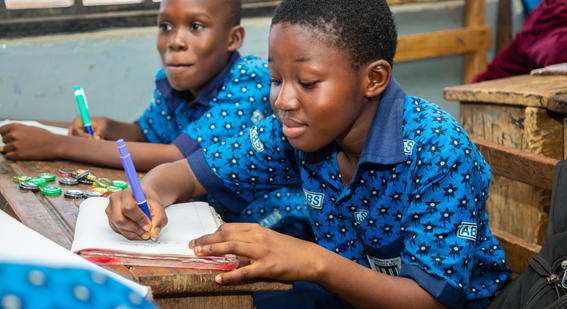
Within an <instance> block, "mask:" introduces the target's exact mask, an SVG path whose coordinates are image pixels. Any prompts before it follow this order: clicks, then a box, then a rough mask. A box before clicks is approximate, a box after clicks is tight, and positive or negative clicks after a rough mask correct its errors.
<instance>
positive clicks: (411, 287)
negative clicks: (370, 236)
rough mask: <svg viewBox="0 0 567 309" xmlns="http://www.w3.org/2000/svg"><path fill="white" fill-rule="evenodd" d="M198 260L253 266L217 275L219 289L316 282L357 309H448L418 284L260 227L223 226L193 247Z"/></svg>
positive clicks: (192, 245) (197, 240) (236, 224)
mask: <svg viewBox="0 0 567 309" xmlns="http://www.w3.org/2000/svg"><path fill="white" fill-rule="evenodd" d="M190 247H192V248H193V249H194V251H195V253H196V254H197V255H205V256H207V255H223V254H228V253H231V254H237V255H240V256H246V257H249V258H250V260H251V261H252V263H251V264H250V265H248V266H246V267H242V268H239V269H237V270H234V271H231V272H226V273H221V274H218V275H217V277H216V278H215V280H216V281H217V282H218V283H223V284H225V283H232V282H238V281H242V280H250V279H254V278H270V279H276V280H281V281H310V282H315V283H317V284H319V285H321V286H322V287H324V288H325V289H327V290H328V291H330V292H332V293H334V294H336V295H337V296H338V297H340V298H342V299H344V300H346V301H348V302H349V303H350V304H351V305H353V306H354V307H356V308H445V307H444V306H443V305H441V304H440V303H438V302H437V301H436V300H435V298H433V296H431V295H430V294H429V293H427V292H426V291H425V290H424V289H422V288H421V287H420V286H419V285H418V284H417V283H416V282H415V281H413V280H411V279H408V278H403V277H394V276H388V275H385V274H382V273H378V272H376V271H373V270H371V269H370V268H367V267H364V266H362V265H360V264H357V263H354V262H352V261H351V260H349V259H346V258H344V257H342V256H340V255H338V254H335V253H333V252H331V251H329V250H327V249H325V248H323V247H321V246H319V245H317V244H315V243H312V242H307V241H303V240H300V239H297V238H293V237H290V236H287V235H284V234H280V233H277V232H275V231H273V230H270V229H267V228H264V227H261V226H260V225H258V224H248V223H234V224H223V225H222V226H221V227H220V228H219V230H218V231H217V232H216V233H214V234H210V235H206V236H203V237H201V238H199V239H196V240H193V241H191V243H190Z"/></svg>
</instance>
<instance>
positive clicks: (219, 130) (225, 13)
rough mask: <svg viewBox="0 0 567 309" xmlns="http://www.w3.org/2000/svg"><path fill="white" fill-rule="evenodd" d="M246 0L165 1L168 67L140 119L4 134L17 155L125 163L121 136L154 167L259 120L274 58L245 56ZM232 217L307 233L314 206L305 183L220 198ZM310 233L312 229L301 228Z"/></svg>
mask: <svg viewBox="0 0 567 309" xmlns="http://www.w3.org/2000/svg"><path fill="white" fill-rule="evenodd" d="M240 11H241V2H240V1H239V0H230V1H222V0H214V1H200V0H164V1H162V3H161V5H160V11H159V15H158V25H159V31H158V35H157V44H156V45H157V49H158V52H159V54H160V57H161V61H162V65H163V68H162V69H160V70H159V71H158V73H157V76H156V82H155V83H156V89H155V90H154V99H153V100H152V103H151V105H150V106H149V107H148V108H147V109H146V110H145V112H144V114H143V115H142V116H141V117H140V118H139V119H138V120H137V121H136V122H134V123H124V122H118V121H115V120H112V119H108V118H104V117H93V118H92V123H93V130H94V135H95V139H91V138H86V137H90V136H89V135H87V134H86V133H84V129H83V127H82V123H81V120H80V118H77V119H75V121H74V122H73V125H72V128H71V130H70V133H71V134H72V135H73V136H60V135H55V134H51V133H49V132H47V131H45V130H41V129H38V128H34V127H28V126H23V125H6V126H4V127H2V128H0V134H1V135H2V138H3V141H4V143H5V144H6V145H5V147H4V151H5V156H6V158H8V159H12V160H46V159H67V160H74V161H80V162H87V163H93V164H97V165H102V166H110V167H117V168H121V167H122V163H121V161H120V156H119V153H118V151H117V148H116V143H115V142H114V140H116V139H119V138H122V139H124V140H126V141H127V146H128V150H129V151H130V154H131V156H132V159H133V162H134V165H135V167H136V168H137V169H138V170H140V171H147V170H149V169H151V168H152V167H154V166H156V165H158V164H160V163H164V162H169V161H174V160H178V159H183V158H185V157H186V156H188V155H189V154H191V153H192V152H193V151H195V150H197V149H199V148H200V147H202V146H206V145H208V144H211V143H215V142H217V141H219V140H221V139H224V138H226V137H228V136H232V135H234V134H237V133H238V132H239V131H240V130H242V129H244V128H246V127H248V126H250V125H253V124H255V123H257V122H258V121H260V120H261V119H263V118H264V117H266V116H267V115H269V114H271V113H272V110H271V107H270V104H269V88H270V84H269V80H270V76H269V70H268V66H267V63H266V62H265V61H264V60H261V59H259V58H257V57H254V56H246V57H240V55H239V53H238V51H237V49H238V48H240V47H241V45H242V41H243V39H244V28H243V27H242V26H241V25H240ZM208 201H209V203H211V204H213V205H215V206H216V208H217V211H218V212H219V213H221V215H222V216H223V218H224V219H225V220H227V221H237V222H240V221H245V222H260V223H262V225H263V226H266V227H272V228H277V227H278V226H282V225H287V226H288V227H289V228H290V229H291V231H290V232H289V234H293V235H295V232H297V233H299V234H302V232H301V230H303V229H304V226H303V225H308V223H307V221H306V217H307V213H306V210H305V206H304V197H303V193H302V192H301V191H300V189H299V188H298V187H296V188H283V189H280V190H278V191H270V192H267V193H266V194H265V195H263V196H262V197H259V198H257V199H255V200H254V201H250V200H243V199H241V200H239V201H238V203H235V202H233V203H230V204H227V205H220V204H219V203H218V202H217V200H216V199H214V197H211V196H209V199H208ZM299 236H301V237H308V235H299Z"/></svg>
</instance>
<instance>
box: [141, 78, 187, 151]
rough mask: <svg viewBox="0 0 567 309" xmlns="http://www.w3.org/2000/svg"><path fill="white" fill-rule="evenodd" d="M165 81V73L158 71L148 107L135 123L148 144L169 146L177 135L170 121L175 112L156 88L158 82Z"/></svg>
mask: <svg viewBox="0 0 567 309" xmlns="http://www.w3.org/2000/svg"><path fill="white" fill-rule="evenodd" d="M163 79H167V77H166V75H165V71H164V70H163V69H160V70H159V71H158V73H157V74H156V88H155V89H154V97H153V99H152V101H151V103H150V106H149V107H148V108H146V110H145V111H144V113H143V114H142V116H141V117H140V118H139V119H138V120H137V121H136V123H137V124H138V126H140V129H141V130H142V132H143V133H144V136H145V137H146V140H147V141H148V142H150V143H161V144H170V143H171V142H173V139H174V138H175V137H176V136H177V135H178V133H177V132H176V129H175V127H174V126H173V125H172V122H171V121H170V120H171V119H174V118H175V110H172V109H170V108H169V105H168V104H167V103H166V98H165V97H164V95H163V94H162V93H161V92H160V90H159V88H158V87H157V83H158V82H159V81H160V80H163Z"/></svg>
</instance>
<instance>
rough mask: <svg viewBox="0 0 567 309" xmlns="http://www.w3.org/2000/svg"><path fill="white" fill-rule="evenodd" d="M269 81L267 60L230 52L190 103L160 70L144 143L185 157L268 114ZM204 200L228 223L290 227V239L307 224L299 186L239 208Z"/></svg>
mask: <svg viewBox="0 0 567 309" xmlns="http://www.w3.org/2000/svg"><path fill="white" fill-rule="evenodd" d="M270 80H271V76H270V71H269V70H268V65H267V63H266V61H265V60H262V59H260V58H257V57H254V56H252V55H249V56H245V57H242V58H240V55H239V53H238V52H234V53H233V54H232V56H231V58H230V60H229V62H228V64H227V65H226V67H225V68H224V69H223V71H221V73H219V74H218V75H217V76H216V77H215V78H214V79H213V80H212V81H211V82H209V84H208V85H207V87H206V88H205V89H204V90H203V91H202V92H201V94H199V96H198V97H197V98H195V99H193V98H192V96H191V93H190V92H189V91H177V90H175V89H173V88H172V87H171V85H170V84H169V82H168V80H167V76H166V75H165V71H164V70H163V69H161V70H160V71H159V72H158V73H157V76H156V89H155V91H154V99H153V101H152V103H151V105H150V107H149V108H148V109H146V111H145V112H144V114H143V115H142V117H141V118H140V119H139V120H138V121H137V123H138V125H139V126H140V128H141V129H142V131H143V132H144V135H145V136H146V140H147V141H148V142H152V143H166V144H167V143H173V144H175V145H176V146H177V147H178V148H179V150H181V152H182V153H183V154H184V155H185V156H188V155H190V154H191V153H192V152H194V151H195V150H197V149H200V147H206V146H207V145H210V144H212V143H216V142H218V141H220V140H224V139H225V138H228V137H230V136H233V135H236V134H237V133H238V132H240V131H241V130H243V129H245V128H247V127H250V126H252V125H254V124H256V123H258V122H260V121H261V120H263V119H264V118H266V117H267V116H268V115H270V114H271V113H272V108H271V107H270V100H269V95H270ZM204 200H206V201H208V202H209V203H210V204H211V205H212V206H214V207H215V208H216V210H217V212H218V213H219V214H220V215H221V216H222V218H223V219H224V220H225V221H227V222H258V223H260V224H262V225H263V226H265V227H269V228H273V229H277V228H279V227H282V226H294V227H295V231H294V232H292V233H291V234H292V235H294V236H296V233H299V234H298V235H299V236H301V234H302V231H303V230H304V226H305V225H307V226H308V225H309V224H308V222H309V220H308V217H309V214H308V211H307V209H306V206H305V199H304V197H303V193H302V191H301V188H300V187H299V186H295V187H287V188H281V189H279V190H277V191H274V192H266V193H265V194H263V195H262V196H260V197H258V198H257V199H255V200H249V201H246V202H245V203H243V204H240V205H239V207H234V205H232V203H228V204H225V205H226V206H225V205H222V204H220V203H219V202H218V201H217V200H216V199H215V198H214V196H211V195H209V196H207V197H206V198H204Z"/></svg>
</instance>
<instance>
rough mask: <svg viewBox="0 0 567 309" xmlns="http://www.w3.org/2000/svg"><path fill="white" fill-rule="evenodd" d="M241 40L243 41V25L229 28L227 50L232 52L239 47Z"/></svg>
mask: <svg viewBox="0 0 567 309" xmlns="http://www.w3.org/2000/svg"><path fill="white" fill-rule="evenodd" d="M242 42H244V27H242V26H241V25H237V26H234V27H232V28H230V31H229V33H228V46H227V50H228V51H231V52H233V51H235V50H237V49H239V48H240V47H241V46H242Z"/></svg>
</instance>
